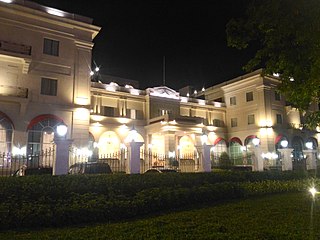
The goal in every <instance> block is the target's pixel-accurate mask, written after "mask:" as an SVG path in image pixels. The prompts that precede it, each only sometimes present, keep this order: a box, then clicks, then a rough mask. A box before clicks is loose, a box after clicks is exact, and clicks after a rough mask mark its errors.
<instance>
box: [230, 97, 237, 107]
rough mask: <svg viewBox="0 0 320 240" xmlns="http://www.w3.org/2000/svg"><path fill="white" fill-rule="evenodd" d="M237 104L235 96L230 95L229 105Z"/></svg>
mask: <svg viewBox="0 0 320 240" xmlns="http://www.w3.org/2000/svg"><path fill="white" fill-rule="evenodd" d="M234 105H237V99H236V97H231V98H230V106H234Z"/></svg>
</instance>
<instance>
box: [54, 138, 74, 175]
mask: <svg viewBox="0 0 320 240" xmlns="http://www.w3.org/2000/svg"><path fill="white" fill-rule="evenodd" d="M72 141H73V140H71V139H60V138H55V139H54V143H55V144H56V160H55V161H54V164H53V175H65V174H68V172H69V148H70V145H71V143H72Z"/></svg>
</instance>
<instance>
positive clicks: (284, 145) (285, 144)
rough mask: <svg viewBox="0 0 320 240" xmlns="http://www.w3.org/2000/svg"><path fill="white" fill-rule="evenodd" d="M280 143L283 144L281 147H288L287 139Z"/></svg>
mask: <svg viewBox="0 0 320 240" xmlns="http://www.w3.org/2000/svg"><path fill="white" fill-rule="evenodd" d="M280 145H281V147H283V148H286V147H288V141H287V140H282V141H281V142H280Z"/></svg>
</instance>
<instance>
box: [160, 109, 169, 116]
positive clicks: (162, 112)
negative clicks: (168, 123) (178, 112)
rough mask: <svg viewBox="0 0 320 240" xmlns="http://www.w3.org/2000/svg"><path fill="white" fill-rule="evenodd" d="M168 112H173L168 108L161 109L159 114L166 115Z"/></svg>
mask: <svg viewBox="0 0 320 240" xmlns="http://www.w3.org/2000/svg"><path fill="white" fill-rule="evenodd" d="M166 114H171V111H170V110H167V109H159V115H160V116H163V115H166Z"/></svg>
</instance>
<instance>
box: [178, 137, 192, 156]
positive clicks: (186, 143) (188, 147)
mask: <svg viewBox="0 0 320 240" xmlns="http://www.w3.org/2000/svg"><path fill="white" fill-rule="evenodd" d="M195 150H196V149H195V147H194V143H193V141H192V138H191V137H190V136H183V137H181V138H180V140H179V158H180V159H194V154H195Z"/></svg>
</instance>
